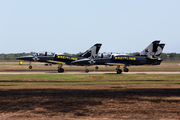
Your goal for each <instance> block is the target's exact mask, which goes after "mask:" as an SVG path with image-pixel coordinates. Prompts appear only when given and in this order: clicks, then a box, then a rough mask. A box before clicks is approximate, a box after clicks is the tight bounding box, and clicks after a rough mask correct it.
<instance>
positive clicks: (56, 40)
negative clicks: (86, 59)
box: [0, 0, 180, 53]
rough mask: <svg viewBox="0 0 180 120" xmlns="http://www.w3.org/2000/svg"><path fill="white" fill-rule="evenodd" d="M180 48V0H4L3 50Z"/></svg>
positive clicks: (0, 21) (0, 14) (0, 3)
mask: <svg viewBox="0 0 180 120" xmlns="http://www.w3.org/2000/svg"><path fill="white" fill-rule="evenodd" d="M154 40H161V42H162V43H166V46H165V48H164V51H163V52H166V53H170V52H177V53H180V0H0V45H1V46H0V53H20V52H31V51H34V52H38V51H54V52H60V53H64V52H68V53H78V52H84V51H85V50H87V49H88V48H90V47H91V46H92V45H94V44H95V43H102V44H103V45H102V47H101V50H100V52H124V53H131V52H141V51H142V50H143V49H144V48H145V47H147V46H148V45H149V44H150V43H151V42H152V41H154Z"/></svg>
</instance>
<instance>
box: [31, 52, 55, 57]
mask: <svg viewBox="0 0 180 120" xmlns="http://www.w3.org/2000/svg"><path fill="white" fill-rule="evenodd" d="M54 54H55V52H37V53H35V54H33V56H54Z"/></svg>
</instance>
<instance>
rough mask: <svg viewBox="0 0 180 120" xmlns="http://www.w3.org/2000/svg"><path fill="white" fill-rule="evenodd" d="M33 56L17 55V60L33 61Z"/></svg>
mask: <svg viewBox="0 0 180 120" xmlns="http://www.w3.org/2000/svg"><path fill="white" fill-rule="evenodd" d="M32 58H33V56H22V57H17V58H16V60H28V61H32Z"/></svg>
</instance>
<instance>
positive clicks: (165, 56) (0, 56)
mask: <svg viewBox="0 0 180 120" xmlns="http://www.w3.org/2000/svg"><path fill="white" fill-rule="evenodd" d="M33 54H35V52H30V53H25V52H23V53H10V54H4V53H1V54H0V60H16V57H21V56H27V55H33ZM64 54H66V55H74V56H79V55H81V54H82V52H79V53H77V54H69V53H64ZM129 54H130V55H137V54H139V53H138V52H135V53H129ZM161 58H162V59H164V60H166V59H170V60H180V53H162V54H161Z"/></svg>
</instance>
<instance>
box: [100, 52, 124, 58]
mask: <svg viewBox="0 0 180 120" xmlns="http://www.w3.org/2000/svg"><path fill="white" fill-rule="evenodd" d="M117 55H127V54H124V53H116V52H103V53H98V58H111V57H112V56H117Z"/></svg>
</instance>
